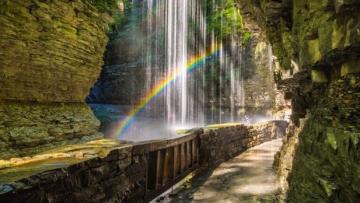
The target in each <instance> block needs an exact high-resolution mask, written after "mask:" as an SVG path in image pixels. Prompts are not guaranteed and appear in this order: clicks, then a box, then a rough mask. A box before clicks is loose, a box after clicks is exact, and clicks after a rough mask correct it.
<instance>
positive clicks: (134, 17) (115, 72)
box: [87, 3, 278, 114]
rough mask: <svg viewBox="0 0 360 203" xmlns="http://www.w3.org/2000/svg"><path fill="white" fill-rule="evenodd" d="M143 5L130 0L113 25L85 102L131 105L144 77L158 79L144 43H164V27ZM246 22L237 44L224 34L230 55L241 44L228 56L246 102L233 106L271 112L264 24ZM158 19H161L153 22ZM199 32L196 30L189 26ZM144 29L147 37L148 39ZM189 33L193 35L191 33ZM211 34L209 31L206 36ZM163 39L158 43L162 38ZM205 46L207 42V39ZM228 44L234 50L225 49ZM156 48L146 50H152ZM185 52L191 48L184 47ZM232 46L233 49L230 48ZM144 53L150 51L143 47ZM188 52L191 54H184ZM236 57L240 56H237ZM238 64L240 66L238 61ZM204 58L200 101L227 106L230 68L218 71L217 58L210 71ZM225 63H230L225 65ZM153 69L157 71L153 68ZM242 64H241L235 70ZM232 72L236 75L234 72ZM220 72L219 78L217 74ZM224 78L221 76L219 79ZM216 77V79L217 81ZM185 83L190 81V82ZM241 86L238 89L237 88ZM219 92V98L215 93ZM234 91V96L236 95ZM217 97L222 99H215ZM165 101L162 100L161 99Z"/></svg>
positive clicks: (270, 58) (272, 89)
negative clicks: (122, 18) (118, 25)
mask: <svg viewBox="0 0 360 203" xmlns="http://www.w3.org/2000/svg"><path fill="white" fill-rule="evenodd" d="M143 7H144V5H140V4H139V5H137V4H136V3H135V4H133V6H132V8H131V9H129V11H128V13H127V18H128V21H127V22H126V23H125V24H124V25H123V28H122V29H120V30H118V32H117V33H116V35H115V38H114V39H111V41H110V43H109V44H108V46H107V49H106V53H105V57H104V58H105V64H104V67H103V70H102V72H101V76H100V78H99V80H98V81H97V82H96V84H95V85H94V86H93V88H92V90H91V94H90V95H89V97H88V99H87V101H88V102H89V103H107V104H109V103H110V104H119V105H133V104H134V103H137V102H138V100H139V99H141V97H142V96H143V95H144V94H145V93H146V92H144V89H145V90H146V89H147V88H149V87H147V85H148V84H147V79H148V78H155V77H157V78H155V79H157V80H159V79H160V78H161V76H159V75H156V76H155V75H154V73H155V72H161V68H163V67H161V66H159V67H157V66H154V67H151V68H152V72H154V73H152V74H153V75H151V74H150V73H149V70H147V68H148V67H146V66H147V64H146V59H145V57H149V56H147V55H145V54H146V51H148V52H149V50H146V49H147V48H146V44H147V43H148V44H151V43H153V44H155V43H156V44H157V45H158V44H159V46H160V47H157V48H156V49H158V50H166V49H165V47H164V46H165V40H164V39H163V36H162V35H164V33H160V32H163V31H159V30H161V29H163V28H161V29H160V28H159V30H157V29H155V27H156V26H159V25H157V24H156V23H155V22H152V21H151V19H150V20H149V17H148V16H146V15H144V13H145V14H146V8H143ZM245 22H246V25H245V27H246V30H247V31H249V32H250V33H251V39H250V40H249V42H248V43H246V45H244V46H240V44H241V43H237V44H233V43H232V39H224V46H225V47H226V48H225V49H226V50H227V51H228V52H229V53H228V54H229V55H234V56H235V55H236V56H237V55H238V54H237V53H236V52H235V51H234V50H239V51H240V50H242V51H241V52H242V54H241V56H240V57H239V58H241V59H236V60H235V59H232V62H233V63H235V64H236V65H235V71H236V72H237V71H239V72H241V73H240V74H241V75H242V76H241V77H242V78H243V82H242V85H243V91H244V92H242V93H241V94H242V95H244V100H245V106H244V104H242V103H243V101H242V100H243V99H242V98H235V103H236V104H235V106H236V109H238V110H239V109H240V110H239V113H240V114H241V113H244V112H241V111H246V112H248V113H249V114H252V113H255V114H265V113H268V114H271V111H272V109H273V108H274V107H275V106H276V105H277V104H276V101H275V97H276V95H277V93H278V92H276V91H275V82H274V80H273V73H272V71H273V70H272V68H273V66H274V64H273V62H274V60H273V56H272V51H271V46H270V44H269V42H268V41H266V38H265V36H264V32H263V29H262V28H260V27H259V26H257V25H256V24H255V23H253V22H249V21H245ZM149 23H152V24H153V27H154V28H153V29H154V30H156V31H152V32H153V33H149V30H147V27H146V26H147V25H148V24H149ZM157 23H159V24H160V22H157ZM192 32H198V31H192ZM149 35H150V36H152V37H150V38H151V40H150V39H149ZM190 35H191V33H189V38H193V36H190ZM207 37H208V38H209V39H210V38H211V36H210V34H209V36H207ZM162 42H163V43H162ZM208 43H209V44H208V45H209V46H210V42H208ZM194 44H195V42H194V43H189V45H188V46H195V45H194ZM229 50H233V51H229ZM155 51H156V50H151V52H155ZM189 51H190V52H192V51H196V50H195V49H194V50H191V49H189ZM233 52H234V53H233ZM156 53H157V54H158V55H156V56H154V55H151V54H152V53H150V55H151V57H154V59H153V60H155V61H164V63H165V58H166V57H165V56H164V55H165V52H164V53H160V52H159V51H157V52H156ZM148 54H149V53H148ZM189 58H191V57H190V56H189ZM238 61H241V62H238ZM240 65H241V68H240V67H239V66H240ZM210 66H213V64H211V63H209V64H208V67H204V69H206V70H205V72H208V73H206V74H205V75H199V76H198V77H199V78H202V77H206V78H207V79H206V80H208V81H206V84H204V87H203V90H202V91H204V93H205V97H206V99H205V100H206V101H205V105H207V106H208V107H209V108H219V106H220V105H221V107H222V108H223V109H222V110H223V111H228V110H230V108H231V107H230V106H231V101H230V97H234V96H231V85H232V84H231V82H230V79H229V78H231V77H232V76H230V71H227V72H224V73H222V72H221V70H219V69H220V68H219V64H216V69H217V70H216V71H215V72H216V73H215V75H211V74H213V73H211V72H210V71H208V70H207V69H209V70H210V69H211V67H210ZM229 66H230V65H229ZM156 69H158V70H159V71H156ZM240 69H241V70H240ZM234 77H235V76H234ZM220 78H221V79H220ZM220 80H223V82H220ZM220 83H221V84H220ZM189 84H190V82H189ZM239 91H240V90H239ZM219 92H221V95H222V96H221V98H219V97H220V96H219V95H220V94H219ZM236 97H237V96H236ZM220 101H221V102H220ZM162 105H164V104H162Z"/></svg>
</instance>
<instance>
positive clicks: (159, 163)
mask: <svg viewBox="0 0 360 203" xmlns="http://www.w3.org/2000/svg"><path fill="white" fill-rule="evenodd" d="M163 164H164V159H163V157H162V153H161V151H160V150H159V151H157V161H156V186H155V189H156V190H158V189H159V188H161V186H162V178H163V177H162V174H163V172H162V171H163Z"/></svg>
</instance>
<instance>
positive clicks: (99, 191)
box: [0, 121, 287, 202]
mask: <svg viewBox="0 0 360 203" xmlns="http://www.w3.org/2000/svg"><path fill="white" fill-rule="evenodd" d="M286 127H287V122H285V121H270V122H267V123H263V124H260V125H256V126H245V125H233V126H219V127H217V128H211V129H199V130H196V131H194V132H192V133H190V134H188V135H185V136H183V137H180V138H177V139H173V140H161V141H152V142H149V143H141V144H136V145H128V146H124V147H120V148H119V149H115V150H113V151H111V152H110V153H109V154H108V155H107V156H106V157H104V158H93V159H90V160H87V161H84V162H81V163H78V164H75V165H72V166H69V167H66V168H59V169H55V170H51V171H47V172H42V173H40V174H37V175H33V176H31V177H28V178H24V179H21V180H18V181H16V182H14V183H8V184H4V185H0V201H1V202H24V201H26V202H49V201H51V202H62V201H66V202H146V201H145V200H149V199H146V198H147V195H148V194H149V193H152V192H153V191H152V190H151V189H149V188H150V187H149V186H150V185H153V184H158V183H156V182H155V181H157V180H158V179H156V180H152V179H151V178H149V174H150V173H152V172H154V171H151V170H152V169H154V168H161V165H162V164H164V162H161V161H160V162H159V161H156V160H153V159H151V157H152V155H153V154H161V153H162V152H165V151H166V150H167V149H168V148H169V149H171V148H173V147H174V144H175V145H176V144H179V143H180V142H181V140H184V139H185V140H186V139H187V138H188V137H194V138H195V139H198V140H199V142H196V143H197V144H198V149H199V151H200V153H199V155H198V156H199V160H201V162H200V165H195V166H196V167H197V168H201V167H212V166H215V165H216V164H219V163H221V162H223V161H226V160H228V159H230V158H232V157H234V156H237V155H238V154H239V153H241V152H243V151H245V150H246V149H248V148H249V147H252V146H255V145H258V144H261V143H262V142H265V141H269V140H272V139H276V138H278V137H279V136H283V135H284V132H285V129H286ZM166 146H168V147H166ZM164 147H165V148H164ZM187 149H189V148H187ZM186 151H188V150H186ZM182 153H183V152H182ZM182 155H183V156H182V157H186V156H185V154H182ZM168 156H170V155H166V157H168ZM196 156H197V155H196ZM164 160H168V159H164ZM182 160H186V162H188V160H189V158H185V159H182ZM185 165H186V163H185ZM169 167H170V166H169ZM189 169H192V168H189ZM164 170H165V169H164ZM155 172H156V171H155ZM158 172H159V176H161V175H162V174H164V177H166V175H165V174H166V172H164V171H161V170H160V171H158ZM158 172H156V174H158ZM188 172H190V171H188ZM163 183H164V182H163ZM162 186H165V185H162ZM168 186H171V185H168ZM157 192H159V191H157ZM160 192H161V191H160Z"/></svg>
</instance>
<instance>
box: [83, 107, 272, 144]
mask: <svg viewBox="0 0 360 203" xmlns="http://www.w3.org/2000/svg"><path fill="white" fill-rule="evenodd" d="M90 106H91V108H92V109H93V111H94V114H95V115H96V117H97V118H98V119H99V120H100V121H101V123H102V124H101V131H102V132H103V133H104V134H105V136H106V137H108V138H109V137H111V138H116V139H119V140H122V141H130V142H142V141H149V140H159V139H170V138H176V137H179V136H181V135H180V134H178V133H177V132H179V131H183V130H185V129H192V128H199V127H204V126H206V125H210V124H218V123H228V122H237V123H244V124H252V123H256V122H262V121H267V120H271V119H273V118H272V117H271V116H264V115H246V114H243V115H239V116H234V115H232V116H231V115H230V114H229V113H228V112H226V111H221V112H220V110H215V111H208V113H206V114H204V121H201V122H194V121H193V122H191V123H180V122H179V123H170V122H168V121H167V120H166V119H165V116H164V115H163V114H162V113H161V112H159V111H156V110H153V111H151V110H150V111H143V112H140V113H138V114H137V115H136V116H135V117H133V120H132V122H131V123H130V124H129V125H128V128H127V129H126V130H123V131H121V132H117V133H115V135H114V133H113V132H114V129H118V128H119V126H120V125H121V123H122V122H123V120H124V119H125V118H126V114H127V112H128V111H129V109H130V107H129V106H122V105H111V104H90ZM234 117H235V118H234Z"/></svg>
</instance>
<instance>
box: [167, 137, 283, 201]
mask: <svg viewBox="0 0 360 203" xmlns="http://www.w3.org/2000/svg"><path fill="white" fill-rule="evenodd" d="M281 145H282V139H277V140H273V141H270V142H266V143H264V144H261V145H259V146H256V147H253V148H251V149H249V150H247V151H246V152H244V153H242V154H241V155H239V156H237V157H235V158H233V159H231V160H229V161H227V162H224V163H222V164H221V165H220V166H219V167H217V168H216V169H215V170H213V171H211V172H209V173H208V174H204V175H203V176H201V177H198V178H195V179H194V180H193V181H192V182H189V183H187V184H185V185H183V186H182V188H181V189H180V191H177V192H176V191H174V192H173V194H170V196H171V198H166V199H163V200H162V201H160V202H206V203H207V202H224V203H226V202H246V203H247V202H249V203H252V202H279V201H278V200H277V193H278V191H279V185H278V183H277V180H276V176H275V174H274V171H273V169H272V164H273V161H274V155H275V153H276V152H277V151H278V150H279V149H280V147H281Z"/></svg>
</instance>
